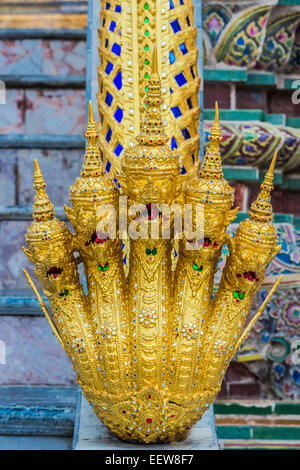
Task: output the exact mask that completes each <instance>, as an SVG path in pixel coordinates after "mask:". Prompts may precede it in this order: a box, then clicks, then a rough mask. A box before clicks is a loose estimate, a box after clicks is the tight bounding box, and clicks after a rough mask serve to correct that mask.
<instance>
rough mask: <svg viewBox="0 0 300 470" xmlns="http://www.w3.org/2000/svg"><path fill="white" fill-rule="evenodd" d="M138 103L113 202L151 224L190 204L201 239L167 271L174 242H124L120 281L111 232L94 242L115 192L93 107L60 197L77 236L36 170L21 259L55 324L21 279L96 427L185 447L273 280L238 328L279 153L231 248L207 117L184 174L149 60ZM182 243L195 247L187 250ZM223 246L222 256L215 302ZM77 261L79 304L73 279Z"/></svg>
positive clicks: (257, 263)
mask: <svg viewBox="0 0 300 470" xmlns="http://www.w3.org/2000/svg"><path fill="white" fill-rule="evenodd" d="M145 103H146V113H145V119H144V122H143V124H142V126H141V133H140V135H139V136H138V137H137V145H136V146H135V147H134V148H130V149H127V150H126V152H125V154H124V157H123V160H122V162H121V173H120V175H119V176H120V178H119V182H120V184H121V186H122V194H123V195H125V196H127V197H128V201H130V203H139V204H141V203H142V204H144V205H145V206H146V208H147V216H148V217H146V218H148V222H149V221H150V222H152V221H153V220H155V221H156V222H157V221H158V224H161V220H162V219H163V215H162V214H161V213H160V211H159V210H158V211H155V210H154V211H153V210H152V206H153V205H157V204H162V203H167V204H173V203H179V205H180V207H183V208H184V207H185V206H184V204H191V205H192V207H193V208H195V206H196V205H197V204H200V205H201V207H202V208H203V212H204V234H203V237H202V238H201V240H198V239H197V240H189V239H187V238H186V237H185V236H184V237H183V238H182V240H180V243H179V248H178V250H179V253H178V255H179V256H178V258H179V261H178V263H177V266H176V269H175V271H173V272H172V260H171V252H172V249H173V240H171V239H168V238H167V239H165V238H162V237H157V238H153V237H150V236H149V235H148V236H147V237H144V238H139V237H137V238H134V239H130V240H129V242H130V260H129V261H130V264H129V265H130V269H129V274H128V277H127V279H126V278H125V275H124V267H123V260H122V246H121V240H120V239H119V234H118V230H116V232H115V235H114V236H110V237H107V236H104V234H103V233H102V232H99V230H98V224H99V221H100V222H101V221H102V220H103V215H101V214H102V213H101V214H100V215H99V209H101V208H103V207H104V206H105V205H106V204H110V205H111V206H112V207H114V208H115V210H116V212H117V213H118V196H119V189H118V186H117V185H116V184H115V182H114V181H113V180H112V179H111V178H110V177H109V176H107V175H106V174H105V171H104V168H103V164H102V160H101V158H100V154H99V151H98V148H97V143H96V142H97V128H96V124H95V121H94V117H93V112H92V107H91V105H90V108H89V121H88V126H87V133H86V138H87V147H86V153H85V158H84V163H83V168H82V171H81V174H80V177H79V178H78V179H77V180H76V182H75V184H74V186H72V187H71V190H70V199H71V204H72V208H67V207H66V212H67V215H68V217H69V219H70V222H71V223H72V225H73V227H74V234H71V233H70V232H69V230H68V228H67V227H66V225H65V224H64V223H62V222H60V221H59V220H57V219H56V217H55V213H54V209H53V206H52V204H51V202H50V201H49V199H48V196H47V194H46V192H45V187H46V185H45V182H44V179H43V176H42V173H41V171H40V169H39V167H38V164H37V162H35V174H34V189H35V191H36V195H35V200H34V205H33V218H34V221H33V222H32V224H31V226H30V227H29V229H28V231H27V234H26V241H27V244H28V249H24V251H25V253H26V255H27V256H28V258H29V259H30V260H31V261H32V262H33V263H34V265H35V274H36V276H37V277H38V279H39V280H40V282H41V284H42V288H43V290H44V293H45V294H46V296H47V297H48V299H49V304H50V307H51V312H52V314H50V313H49V312H48V310H47V308H46V306H45V304H44V302H43V300H42V298H41V296H40V295H39V293H38V292H37V290H36V288H35V286H34V285H33V282H32V280H31V279H30V278H29V275H28V273H27V272H25V274H26V276H27V278H28V281H29V283H30V285H31V287H32V288H33V290H34V291H35V293H36V295H37V297H38V299H39V302H40V304H41V307H42V309H43V311H44V312H45V315H46V317H47V319H48V321H49V323H50V325H51V327H52V330H53V332H54V334H55V335H56V337H57V338H58V340H59V342H60V344H61V345H62V347H63V348H64V350H65V351H66V353H67V355H68V356H69V358H70V360H71V362H72V364H73V367H74V371H75V373H76V377H77V381H78V383H79V384H80V386H81V388H82V391H83V393H84V395H85V396H86V398H87V399H88V401H89V403H90V405H91V406H92V407H93V409H94V411H95V413H96V414H97V416H98V417H99V419H100V420H101V421H102V422H103V423H104V424H105V425H106V426H107V427H108V429H109V430H110V431H111V432H113V433H114V434H116V435H117V436H119V437H120V438H121V439H124V440H127V441H135V442H145V443H153V442H170V441H176V440H182V439H185V438H186V436H187V434H188V433H189V430H190V429H191V427H192V426H193V424H195V423H196V422H197V421H198V420H199V419H200V418H201V416H202V415H203V413H204V412H205V411H206V410H207V409H208V407H209V406H210V404H211V403H212V402H213V401H214V399H215V398H216V396H217V394H218V392H219V390H220V387H221V383H222V379H223V377H224V374H225V371H226V369H227V367H228V365H229V363H230V361H231V359H232V358H233V356H234V354H235V353H236V351H237V349H238V348H239V347H240V345H241V343H242V342H243V341H244V340H245V339H246V338H247V336H248V334H249V331H250V328H251V327H252V325H253V324H254V322H255V321H256V320H257V318H258V317H259V315H260V314H261V313H262V311H263V309H264V308H265V305H266V303H267V302H268V301H269V299H270V297H271V296H272V294H273V293H274V291H275V290H276V288H277V286H278V284H279V282H280V278H279V279H278V280H277V282H276V283H275V285H274V286H273V288H272V289H271V291H270V293H269V294H268V296H267V298H266V299H265V301H264V303H263V305H262V306H261V308H260V309H259V311H258V313H257V314H256V315H255V317H254V318H253V319H252V320H251V322H250V323H249V325H248V326H247V327H246V328H245V329H244V325H245V321H246V319H247V315H248V312H249V309H250V306H251V302H252V300H253V297H254V295H255V294H256V292H257V291H258V289H259V288H260V286H261V285H262V282H263V280H264V277H265V271H266V267H267V265H268V263H269V262H270V261H271V259H272V258H273V257H274V256H275V255H276V253H278V251H279V250H280V246H278V245H277V243H278V238H277V235H276V232H275V228H274V226H273V225H272V207H271V204H270V197H271V196H270V195H271V191H272V189H273V172H274V166H275V159H276V155H275V156H274V159H273V161H272V163H271V166H270V169H269V171H268V172H267V174H266V176H265V179H264V182H263V183H262V185H261V192H260V194H259V196H258V198H257V200H256V201H255V202H254V203H253V204H252V206H251V209H250V211H249V218H248V219H246V220H244V221H242V222H241V223H240V224H239V227H238V230H237V233H236V235H235V237H234V238H232V239H230V238H229V236H228V235H227V234H226V228H227V226H228V225H229V223H230V222H231V221H232V220H233V219H234V218H235V216H236V212H237V210H236V209H235V210H232V209H231V206H232V203H233V199H234V190H233V188H231V187H230V186H229V184H228V183H227V181H226V180H225V179H224V175H223V172H222V165H221V157H220V152H219V147H220V142H221V131H220V125H219V114H218V107H217V105H216V117H215V123H214V125H213V127H212V130H211V134H210V145H209V147H208V149H207V152H206V155H205V158H204V161H203V164H202V167H201V168H200V169H199V168H198V167H199V165H195V167H194V168H192V169H191V170H190V171H189V172H188V173H187V175H185V176H182V175H181V163H180V156H179V155H178V153H177V152H176V151H172V150H171V149H170V147H169V145H168V138H167V136H166V134H165V131H164V128H163V125H162V119H161V112H160V105H161V103H162V100H161V93H160V78H159V75H158V71H157V63H156V52H154V58H153V65H152V75H151V77H150V80H149V85H148V94H147V96H146V99H145ZM100 212H101V211H100ZM135 219H136V218H135ZM135 219H134V217H133V216H130V217H128V219H127V218H126V221H132V220H135ZM135 222H136V220H135ZM171 222H173V221H171ZM195 223H196V222H195V221H194V219H193V225H195ZM107 224H109V221H108V222H107ZM104 228H105V227H104ZM104 232H105V230H104ZM191 242H193V243H196V245H197V246H196V249H193V250H190V249H188V248H189V243H191ZM225 243H227V244H228V246H229V251H230V254H229V256H228V259H227V262H226V265H225V268H224V270H223V274H222V279H221V283H220V287H219V290H218V291H217V293H216V295H215V298H214V299H212V291H213V283H214V274H215V272H216V266H217V262H218V260H219V257H220V254H221V250H222V246H223V245H224V244H225ZM75 253H79V257H78V256H77V258H76V257H75ZM80 262H83V264H84V269H85V276H86V280H87V291H88V293H87V294H85V293H84V291H83V288H82V285H81V283H80V279H79V275H78V273H77V265H78V264H79V263H80Z"/></svg>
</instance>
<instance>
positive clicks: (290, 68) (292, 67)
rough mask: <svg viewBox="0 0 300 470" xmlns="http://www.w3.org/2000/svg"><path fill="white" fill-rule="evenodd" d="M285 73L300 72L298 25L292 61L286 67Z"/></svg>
mask: <svg viewBox="0 0 300 470" xmlns="http://www.w3.org/2000/svg"><path fill="white" fill-rule="evenodd" d="M284 72H285V73H298V74H299V73H300V28H299V26H298V29H297V32H296V34H295V40H294V44H293V47H292V52H291V56H290V62H289V64H288V65H287V67H286V68H285V69H284Z"/></svg>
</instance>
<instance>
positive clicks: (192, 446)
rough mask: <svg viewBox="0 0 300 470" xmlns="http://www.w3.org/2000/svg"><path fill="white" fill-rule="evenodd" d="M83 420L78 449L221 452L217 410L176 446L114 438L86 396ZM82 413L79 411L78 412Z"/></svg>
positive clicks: (211, 412)
mask: <svg viewBox="0 0 300 470" xmlns="http://www.w3.org/2000/svg"><path fill="white" fill-rule="evenodd" d="M78 406H79V408H80V410H79V416H78V418H79V421H78V430H77V437H78V438H77V439H76V440H77V442H74V449H75V450H149V451H150V450H151V451H152V450H165V451H168V450H218V449H219V446H218V441H217V437H216V432H215V425H214V418H213V409H212V407H211V408H210V409H209V410H208V411H206V413H205V414H204V415H203V417H202V419H201V420H200V421H199V422H198V423H197V424H195V426H193V428H192V430H191V432H190V434H189V436H188V437H187V439H186V440H185V441H182V442H175V443H172V444H148V445H146V444H131V443H129V442H124V441H121V440H120V439H118V438H117V437H116V436H114V435H112V434H111V433H110V432H109V431H108V430H107V429H106V427H105V426H104V425H103V424H102V423H101V422H100V421H99V419H98V418H97V416H96V415H95V413H94V412H93V410H92V408H91V407H90V405H89V404H88V402H87V400H86V399H85V398H84V397H82V400H81V404H78ZM77 412H78V410H77Z"/></svg>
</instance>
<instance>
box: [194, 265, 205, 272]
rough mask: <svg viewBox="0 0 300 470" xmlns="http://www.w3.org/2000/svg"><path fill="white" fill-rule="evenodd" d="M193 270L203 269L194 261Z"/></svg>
mask: <svg viewBox="0 0 300 470" xmlns="http://www.w3.org/2000/svg"><path fill="white" fill-rule="evenodd" d="M193 270H194V271H200V272H201V271H203V266H202V265H201V266H200V267H199V266H198V265H197V264H196V263H193Z"/></svg>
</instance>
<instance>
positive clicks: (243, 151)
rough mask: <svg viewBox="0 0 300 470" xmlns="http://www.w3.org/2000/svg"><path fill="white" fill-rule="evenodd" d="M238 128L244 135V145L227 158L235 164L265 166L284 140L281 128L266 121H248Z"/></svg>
mask: <svg viewBox="0 0 300 470" xmlns="http://www.w3.org/2000/svg"><path fill="white" fill-rule="evenodd" d="M237 129H238V130H239V131H240V132H241V133H242V135H243V142H242V145H241V146H240V147H239V148H238V149H237V150H235V151H234V152H233V153H232V154H231V155H230V156H228V158H226V163H231V164H233V165H255V166H256V165H262V166H265V165H267V164H268V162H269V161H270V159H271V158H272V157H273V155H274V152H275V150H276V149H277V148H278V147H279V146H280V144H281V142H282V140H283V137H282V135H281V133H280V132H279V130H278V129H277V128H276V127H275V126H272V125H271V124H268V123H265V122H255V121H251V122H246V123H243V124H239V125H237Z"/></svg>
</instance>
